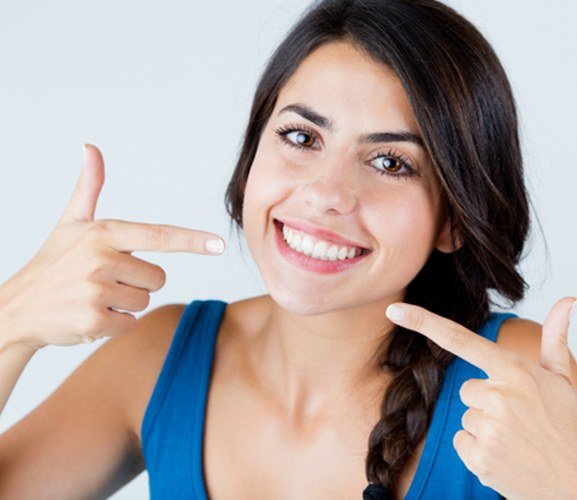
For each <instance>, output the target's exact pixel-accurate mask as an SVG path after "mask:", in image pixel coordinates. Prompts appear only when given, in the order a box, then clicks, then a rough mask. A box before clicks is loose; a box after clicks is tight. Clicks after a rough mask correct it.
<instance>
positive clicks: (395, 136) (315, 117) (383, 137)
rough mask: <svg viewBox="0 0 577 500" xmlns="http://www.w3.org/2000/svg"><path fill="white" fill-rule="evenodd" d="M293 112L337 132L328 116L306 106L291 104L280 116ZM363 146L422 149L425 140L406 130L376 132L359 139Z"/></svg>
mask: <svg viewBox="0 0 577 500" xmlns="http://www.w3.org/2000/svg"><path fill="white" fill-rule="evenodd" d="M287 111H292V112H293V113H296V114H298V115H300V116H302V117H303V118H304V119H305V120H308V121H310V122H312V123H314V124H315V125H317V126H318V127H321V128H324V129H326V130H329V131H333V130H335V126H334V123H333V122H332V120H330V119H329V118H327V117H326V116H323V115H320V114H319V113H317V112H316V111H313V110H312V109H311V108H309V107H308V106H305V105H304V104H289V105H288V106H285V107H284V108H282V109H281V110H280V111H279V112H278V114H279V115H280V114H281V113H285V112H287ZM359 142H360V143H361V144H374V143H377V142H413V143H415V144H417V145H419V146H421V147H424V142H423V139H422V137H421V136H420V135H418V134H414V133H413V132H409V131H406V130H403V131H397V132H374V133H372V134H365V135H361V136H360V138H359Z"/></svg>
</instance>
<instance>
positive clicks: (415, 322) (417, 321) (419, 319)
mask: <svg viewBox="0 0 577 500" xmlns="http://www.w3.org/2000/svg"><path fill="white" fill-rule="evenodd" d="M410 316H411V317H410V323H411V325H412V326H413V327H414V329H415V330H421V329H422V328H423V326H424V324H425V316H424V314H423V313H422V312H421V311H420V310H418V309H416V308H415V310H412V311H411V313H410Z"/></svg>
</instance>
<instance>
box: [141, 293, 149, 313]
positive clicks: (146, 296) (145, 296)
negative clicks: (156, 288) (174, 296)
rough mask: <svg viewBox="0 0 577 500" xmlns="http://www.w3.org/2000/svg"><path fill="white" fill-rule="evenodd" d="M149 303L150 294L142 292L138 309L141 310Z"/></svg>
mask: <svg viewBox="0 0 577 500" xmlns="http://www.w3.org/2000/svg"><path fill="white" fill-rule="evenodd" d="M149 305H150V295H149V294H148V292H144V293H143V294H142V298H141V300H140V306H139V310H141V311H142V310H143V309H146V308H147V307H148V306H149Z"/></svg>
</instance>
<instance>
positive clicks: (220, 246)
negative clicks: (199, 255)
mask: <svg viewBox="0 0 577 500" xmlns="http://www.w3.org/2000/svg"><path fill="white" fill-rule="evenodd" d="M204 248H206V250H207V251H208V252H210V253H212V254H220V253H222V252H224V242H223V241H222V240H206V243H205V244H204Z"/></svg>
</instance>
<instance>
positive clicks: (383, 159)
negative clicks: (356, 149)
mask: <svg viewBox="0 0 577 500" xmlns="http://www.w3.org/2000/svg"><path fill="white" fill-rule="evenodd" d="M369 163H370V165H371V166H372V167H373V168H374V169H375V170H376V172H377V173H378V174H380V175H388V176H390V177H402V178H405V179H408V178H409V177H413V176H414V175H418V172H417V170H416V169H415V168H414V167H413V166H412V165H411V162H410V161H409V160H408V159H407V158H405V157H404V156H402V155H400V154H398V153H395V152H393V151H392V150H391V151H387V152H381V153H378V154H377V156H375V157H374V158H373V159H372V160H370V162H369Z"/></svg>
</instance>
